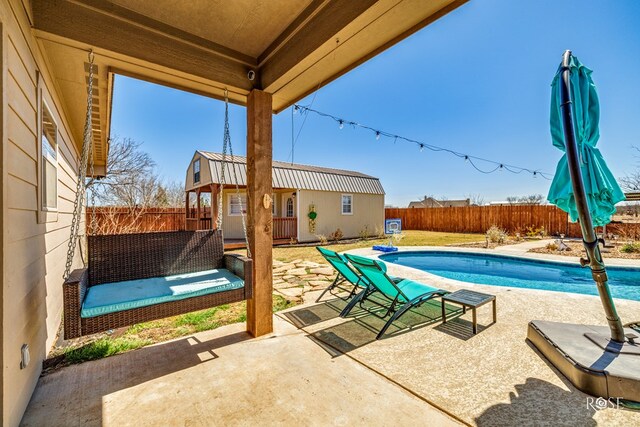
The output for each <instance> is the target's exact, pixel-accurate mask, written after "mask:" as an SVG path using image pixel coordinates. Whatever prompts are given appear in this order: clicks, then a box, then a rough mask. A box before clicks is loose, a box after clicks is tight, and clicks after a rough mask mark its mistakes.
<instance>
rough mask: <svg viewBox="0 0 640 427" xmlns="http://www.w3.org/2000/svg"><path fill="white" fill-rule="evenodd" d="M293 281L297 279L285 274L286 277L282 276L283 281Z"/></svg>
mask: <svg viewBox="0 0 640 427" xmlns="http://www.w3.org/2000/svg"><path fill="white" fill-rule="evenodd" d="M291 279H295V277H294V276H292V275H290V274H285V275H284V276H282V280H291Z"/></svg>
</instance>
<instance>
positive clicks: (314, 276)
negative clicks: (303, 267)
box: [299, 274, 318, 280]
mask: <svg viewBox="0 0 640 427" xmlns="http://www.w3.org/2000/svg"><path fill="white" fill-rule="evenodd" d="M299 277H300V279H303V280H311V279H317V278H318V276H317V275H316V274H305V275H304V276H299Z"/></svg>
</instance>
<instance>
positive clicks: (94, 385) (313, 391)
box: [22, 318, 460, 427]
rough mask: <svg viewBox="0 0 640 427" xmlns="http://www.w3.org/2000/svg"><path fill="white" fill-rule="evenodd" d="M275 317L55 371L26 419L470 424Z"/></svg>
mask: <svg viewBox="0 0 640 427" xmlns="http://www.w3.org/2000/svg"><path fill="white" fill-rule="evenodd" d="M274 320H275V333H274V334H273V335H272V336H268V337H263V338H259V339H251V338H250V337H249V336H248V335H247V334H246V333H245V332H244V328H245V326H244V324H235V325H230V326H225V327H222V328H219V329H216V330H213V331H207V332H202V333H198V334H196V335H194V336H192V337H187V338H183V339H177V340H174V341H170V342H166V343H162V344H158V345H154V346H150V347H145V348H142V349H139V350H135V351H131V352H129V353H125V354H121V355H117V356H113V357H109V358H105V359H102V360H98V361H94V362H87V363H83V364H81V365H75V366H69V367H67V368H63V369H61V370H60V371H57V372H54V373H51V374H49V375H46V376H44V377H42V378H40V381H39V383H38V386H37V388H36V391H35V393H34V395H33V397H32V399H31V402H30V404H29V407H28V408H27V411H26V413H25V415H24V418H23V420H22V425H23V426H45V425H46V426H66V427H69V426H100V425H104V426H128V425H135V426H160V425H161V426H214V425H220V426H235V425H260V426H262V425H307V426H324V425H337V426H342V425H364V424H375V425H382V426H385V425H386V426H395V425H410V424H413V423H415V421H416V420H420V422H423V423H426V424H427V425H430V426H453V425H459V424H460V423H459V422H457V421H455V420H454V419H453V418H451V417H449V416H447V415H446V414H444V413H442V412H440V411H439V410H437V409H435V408H434V407H432V406H431V405H429V404H427V403H425V402H424V401H423V400H421V399H419V398H417V397H415V396H413V395H412V394H410V393H408V392H407V391H405V390H403V389H402V388H401V387H398V386H397V385H395V384H393V383H391V382H390V381H388V380H386V379H385V378H383V377H381V376H380V375H378V374H376V373H374V372H372V371H370V370H368V369H366V368H365V367H363V366H361V365H360V364H358V363H357V362H355V361H353V360H351V359H349V358H347V357H341V358H340V357H339V358H332V357H331V355H330V354H328V353H327V352H325V351H323V350H322V348H321V347H319V346H318V345H317V344H316V343H314V342H313V341H312V340H310V339H309V337H308V336H306V334H305V333H304V332H302V331H300V330H297V329H296V328H294V327H293V326H291V325H290V324H289V323H287V322H285V321H283V320H281V319H279V318H275V319H274Z"/></svg>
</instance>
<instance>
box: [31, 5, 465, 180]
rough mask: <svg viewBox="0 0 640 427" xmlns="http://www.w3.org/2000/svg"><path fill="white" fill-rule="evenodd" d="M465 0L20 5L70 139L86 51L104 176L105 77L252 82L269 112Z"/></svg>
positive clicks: (190, 86)
mask: <svg viewBox="0 0 640 427" xmlns="http://www.w3.org/2000/svg"><path fill="white" fill-rule="evenodd" d="M466 1H467V0H432V1H428V2H427V1H424V0H359V1H351V0H300V1H295V2H293V1H287V0H268V1H266V0H265V1H250V0H239V1H229V2H215V3H213V4H212V3H211V2H209V1H206V0H192V1H189V2H180V3H178V4H179V6H177V4H176V3H175V2H173V1H171V0H155V1H140V0H84V1H75V0H55V1H51V0H32V2H31V6H32V7H31V10H30V11H28V12H29V13H30V17H31V21H32V25H33V28H34V31H35V34H36V36H37V38H38V41H39V43H40V44H41V46H42V48H43V51H45V52H46V56H47V58H46V61H47V64H48V66H49V67H50V68H51V71H52V74H53V75H54V77H55V84H56V85H58V89H59V91H60V92H61V94H62V97H63V104H64V108H65V110H66V111H67V114H68V116H69V118H70V121H71V126H72V132H73V133H74V136H75V140H76V142H77V143H78V144H81V142H82V129H83V125H84V115H85V107H86V84H87V72H88V64H87V52H88V51H89V49H93V51H94V53H95V58H96V59H95V61H96V65H97V67H98V74H97V79H98V84H97V89H96V90H94V96H95V98H96V100H95V107H94V108H95V113H94V118H93V127H94V137H95V139H96V147H97V150H96V153H95V158H94V162H95V165H96V167H97V172H96V173H97V174H104V173H106V170H105V165H106V160H107V153H108V140H109V134H110V117H111V101H112V99H111V94H112V90H113V81H114V79H113V75H114V74H122V75H126V76H130V77H135V78H139V79H143V80H147V81H150V82H154V83H159V84H162V85H166V86H170V87H174V88H178V89H181V90H185V91H189V92H193V93H197V94H201V95H205V96H210V97H214V98H218V99H221V98H223V94H224V89H225V88H227V89H228V91H229V97H230V99H231V101H232V102H235V103H238V104H241V105H245V104H246V103H247V96H248V94H249V92H250V91H251V90H252V89H260V90H262V91H265V92H267V93H270V94H271V95H272V96H273V101H272V109H273V111H274V112H276V113H277V112H280V111H282V110H283V109H285V108H287V107H288V106H290V105H292V104H293V103H295V102H296V101H298V100H300V99H301V98H303V97H305V96H306V95H308V94H309V93H312V92H314V91H316V90H317V89H319V88H320V87H322V86H324V85H326V84H327V83H329V82H331V81H332V80H334V79H336V78H338V77H339V76H341V75H342V74H344V73H346V72H348V71H349V70H351V69H353V68H354V67H356V66H358V65H360V64H361V63H363V62H365V61H366V60H368V59H370V58H372V57H373V56H375V55H377V54H378V53H380V52H381V51H383V50H385V49H386V48H388V47H390V46H392V45H393V44H395V43H397V42H398V41H400V40H402V39H404V38H406V37H407V36H409V35H411V34H413V33H414V32H416V31H417V30H419V29H421V28H422V27H424V26H426V25H427V24H429V23H431V22H433V21H434V20H436V19H438V18H440V17H441V16H443V15H445V14H447V13H448V12H450V11H452V10H454V9H455V8H457V7H459V6H460V5H462V4H463V3H465V2H466ZM27 9H29V7H27ZM250 71H253V72H254V73H255V77H254V78H253V80H250V79H249V78H248V73H249V72H250ZM417 80H418V79H417Z"/></svg>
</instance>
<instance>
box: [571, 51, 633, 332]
mask: <svg viewBox="0 0 640 427" xmlns="http://www.w3.org/2000/svg"><path fill="white" fill-rule="evenodd" d="M570 61H571V51H570V50H567V51H566V52H565V53H564V55H563V57H562V84H561V85H560V97H561V98H560V99H561V106H560V108H561V112H562V124H563V128H564V139H565V145H566V150H567V162H568V164H569V173H570V175H571V184H572V187H573V196H574V198H575V201H576V208H577V209H578V215H579V218H580V228H581V229H582V236H583V240H582V242H583V244H584V248H585V250H586V252H587V259H581V260H580V263H581V264H582V265H583V266H585V265H587V264H589V267H591V274H592V275H593V280H595V282H596V285H597V286H598V294H600V301H601V302H602V306H603V307H604V312H605V314H606V316H607V321H608V322H609V329H611V339H612V340H613V341H617V342H625V336H624V329H623V327H622V322H621V321H620V317H618V313H617V312H616V307H615V305H614V303H613V298H612V297H611V291H610V290H609V285H608V284H607V280H608V279H607V271H606V268H605V266H604V262H603V260H602V255H601V254H600V247H599V246H598V239H597V237H596V233H595V230H594V228H593V222H592V220H591V214H590V212H589V206H588V204H587V198H586V195H585V189H584V182H583V180H582V171H581V170H580V161H579V159H578V146H577V144H576V138H575V134H574V128H573V117H572V111H571V102H572V101H571V99H572V96H571V86H570V84H569V82H570V75H571V71H570V69H569V64H570Z"/></svg>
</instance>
